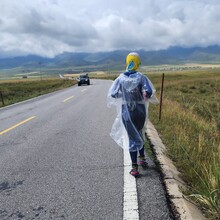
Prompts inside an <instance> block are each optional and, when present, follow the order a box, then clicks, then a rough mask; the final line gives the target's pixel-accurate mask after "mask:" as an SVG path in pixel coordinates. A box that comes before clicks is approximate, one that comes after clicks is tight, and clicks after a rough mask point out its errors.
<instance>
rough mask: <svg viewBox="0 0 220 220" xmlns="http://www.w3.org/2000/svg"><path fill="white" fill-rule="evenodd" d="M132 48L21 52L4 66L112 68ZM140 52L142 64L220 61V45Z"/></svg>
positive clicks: (118, 65) (121, 63)
mask: <svg viewBox="0 0 220 220" xmlns="http://www.w3.org/2000/svg"><path fill="white" fill-rule="evenodd" d="M129 52H130V51H126V50H117V51H110V52H96V53H84V52H83V53H69V52H68V53H67V52H65V53H62V54H59V55H57V56H55V57H54V58H46V57H41V56H36V55H28V56H20V57H13V58H1V59H0V70H3V69H12V68H17V67H20V68H24V69H31V70H34V69H36V68H38V69H39V67H40V68H42V69H43V68H44V69H45V68H46V69H50V68H51V69H54V68H64V69H65V68H69V69H71V70H73V72H74V69H75V70H78V69H79V68H84V69H88V70H92V69H102V70H105V69H108V68H115V69H121V68H124V62H125V57H126V55H127V54H128V53H129ZM137 52H138V53H139V54H140V57H141V62H142V65H161V64H183V63H220V46H217V45H214V46H209V47H203V48H202V47H192V48H183V47H170V48H168V49H166V50H158V51H145V50H139V51H137Z"/></svg>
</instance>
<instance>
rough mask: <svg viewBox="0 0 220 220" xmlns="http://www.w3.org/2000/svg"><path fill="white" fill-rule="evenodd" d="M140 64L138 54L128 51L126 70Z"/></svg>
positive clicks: (134, 68)
mask: <svg viewBox="0 0 220 220" xmlns="http://www.w3.org/2000/svg"><path fill="white" fill-rule="evenodd" d="M140 64H141V60H140V56H139V54H138V53H135V52H132V53H129V54H128V55H127V57H126V69H127V70H128V71H131V70H137V69H138V67H139V65H140Z"/></svg>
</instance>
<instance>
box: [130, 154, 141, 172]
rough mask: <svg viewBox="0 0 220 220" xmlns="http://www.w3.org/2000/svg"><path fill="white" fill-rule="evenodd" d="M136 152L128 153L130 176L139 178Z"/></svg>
mask: <svg viewBox="0 0 220 220" xmlns="http://www.w3.org/2000/svg"><path fill="white" fill-rule="evenodd" d="M137 153H138V152H137V151H130V156H131V161H132V169H131V171H130V174H131V175H132V176H139V172H138V164H137Z"/></svg>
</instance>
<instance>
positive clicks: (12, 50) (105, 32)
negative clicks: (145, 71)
mask: <svg viewBox="0 0 220 220" xmlns="http://www.w3.org/2000/svg"><path fill="white" fill-rule="evenodd" d="M219 11H220V2H219V1H217V0H216V1H215V0H186V1H183V0H163V1H159V0H139V1H127V0H111V1H110V0H106V1H103V0H90V1H88V0H35V1H29V0H21V1H17V0H1V2H0V14H1V17H0V53H1V56H4V55H5V56H6V55H20V54H22V55H23V54H38V55H43V56H50V57H52V56H54V55H56V54H59V53H62V52H64V51H94V52H95V51H107V50H117V49H145V50H158V49H164V48H167V47H169V46H186V47H188V46H189V47H191V46H208V45H213V44H219V45H220V38H219V35H220V14H219Z"/></svg>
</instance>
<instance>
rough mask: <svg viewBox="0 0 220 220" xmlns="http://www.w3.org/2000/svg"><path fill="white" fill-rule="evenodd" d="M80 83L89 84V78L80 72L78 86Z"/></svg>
mask: <svg viewBox="0 0 220 220" xmlns="http://www.w3.org/2000/svg"><path fill="white" fill-rule="evenodd" d="M82 84H87V85H90V79H89V76H88V74H81V75H80V76H79V78H78V86H81V85H82Z"/></svg>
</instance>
